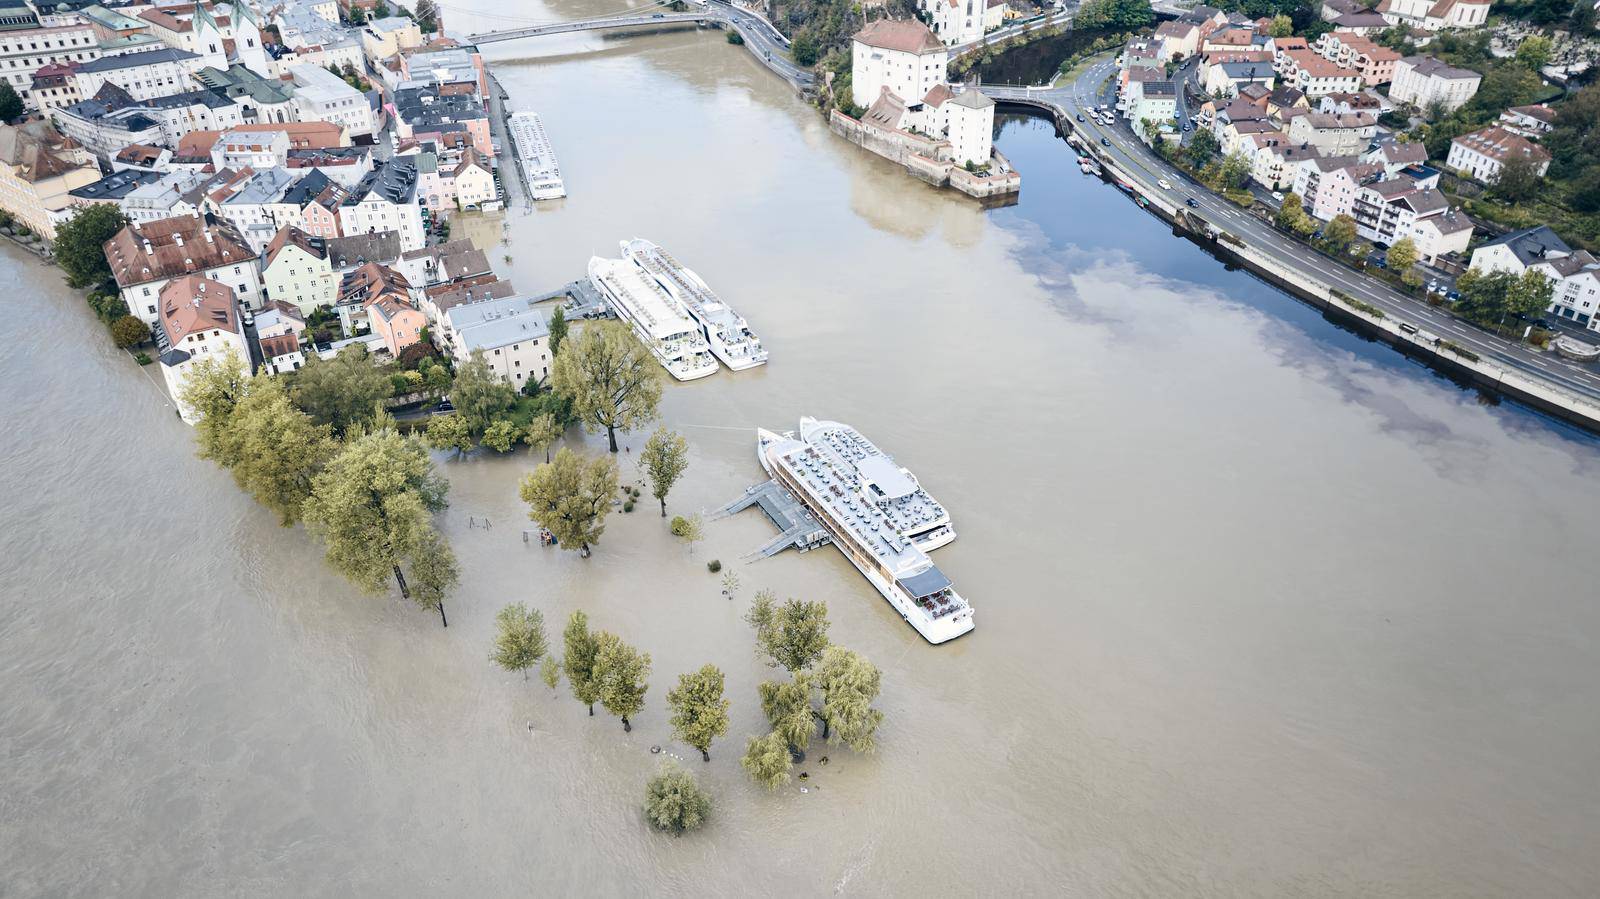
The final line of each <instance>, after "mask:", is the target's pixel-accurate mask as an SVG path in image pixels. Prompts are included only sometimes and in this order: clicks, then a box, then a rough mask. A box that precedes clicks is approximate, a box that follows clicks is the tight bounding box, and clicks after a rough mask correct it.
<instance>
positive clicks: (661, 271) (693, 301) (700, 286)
mask: <svg viewBox="0 0 1600 899" xmlns="http://www.w3.org/2000/svg"><path fill="white" fill-rule="evenodd" d="M622 258H624V259H626V260H628V261H629V262H632V263H633V264H634V265H636V266H638V267H639V270H640V271H642V272H643V273H644V274H645V275H646V276H647V277H649V278H650V279H652V280H654V281H655V282H656V283H657V284H659V285H660V286H661V289H663V290H665V291H666V292H667V293H668V294H670V295H671V296H672V298H673V299H675V300H677V301H678V303H679V304H680V305H681V306H683V309H684V311H685V312H687V313H689V317H690V318H693V319H694V320H695V322H696V323H698V324H699V325H700V332H701V333H702V334H704V335H705V338H706V341H707V343H709V344H710V346H711V352H712V353H713V354H715V355H716V357H717V358H718V359H721V360H722V363H723V364H724V365H726V366H728V368H730V369H732V370H733V371H743V370H744V369H747V368H755V367H756V366H758V365H765V364H766V362H767V350H766V347H763V346H762V345H761V339H760V338H758V337H756V335H755V334H754V333H752V332H751V330H750V326H749V325H748V324H747V323H746V322H745V320H744V318H743V317H742V316H740V315H739V313H737V312H735V311H733V308H732V307H731V306H729V305H728V304H727V303H724V302H723V301H722V298H721V297H719V296H717V295H716V293H715V292H714V291H712V289H711V288H710V287H709V286H708V285H707V284H706V282H705V281H704V280H702V279H701V278H700V276H699V275H697V274H695V273H694V272H693V271H691V270H690V269H688V268H687V267H685V266H684V265H683V264H682V263H680V262H679V261H678V260H676V259H674V258H672V255H671V254H670V253H668V252H667V251H666V250H663V249H661V248H660V247H659V246H656V245H655V244H654V243H651V242H650V241H648V240H643V239H640V238H635V239H634V240H624V241H622Z"/></svg>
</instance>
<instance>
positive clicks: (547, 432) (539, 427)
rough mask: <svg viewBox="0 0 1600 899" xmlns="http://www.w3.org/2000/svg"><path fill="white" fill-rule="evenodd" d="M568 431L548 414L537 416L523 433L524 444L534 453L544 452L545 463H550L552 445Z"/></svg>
mask: <svg viewBox="0 0 1600 899" xmlns="http://www.w3.org/2000/svg"><path fill="white" fill-rule="evenodd" d="M565 430H566V429H565V428H563V427H562V426H561V423H560V422H558V421H556V417H555V416H554V415H551V414H550V413H548V412H544V413H540V414H539V415H535V416H534V417H533V420H532V421H530V422H528V428H527V430H525V431H523V433H522V442H523V443H526V444H527V445H528V448H529V449H530V450H532V451H534V452H538V451H539V450H544V461H546V462H549V461H550V444H552V443H555V442H556V441H557V440H559V439H561V434H562V432H563V431H565Z"/></svg>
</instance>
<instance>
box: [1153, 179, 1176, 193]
mask: <svg viewBox="0 0 1600 899" xmlns="http://www.w3.org/2000/svg"><path fill="white" fill-rule="evenodd" d="M1156 184H1158V185H1160V186H1161V189H1162V190H1171V189H1172V182H1170V181H1168V180H1167V179H1165V178H1158V179H1156Z"/></svg>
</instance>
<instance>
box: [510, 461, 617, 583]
mask: <svg viewBox="0 0 1600 899" xmlns="http://www.w3.org/2000/svg"><path fill="white" fill-rule="evenodd" d="M616 492H617V463H616V462H615V461H614V460H612V459H611V458H609V457H601V458H597V459H591V460H590V461H589V462H588V463H587V464H585V463H584V461H583V459H582V457H580V456H579V455H578V454H577V453H574V452H573V451H571V450H569V449H567V448H565V447H562V449H561V451H560V452H558V453H556V458H555V461H553V462H547V463H545V464H544V465H540V466H539V467H538V468H535V469H534V470H533V471H531V472H529V473H528V474H527V475H525V476H523V478H522V487H521V494H522V500H523V502H525V503H527V504H528V517H529V518H531V519H533V520H534V521H535V522H537V523H538V524H539V525H540V526H541V527H543V528H544V529H545V530H547V531H549V532H550V533H551V534H552V535H554V537H555V538H556V545H557V546H562V547H565V548H567V549H576V550H578V551H579V552H580V553H581V554H582V555H584V556H586V557H587V556H588V555H589V551H590V550H589V546H590V544H593V543H597V542H599V540H600V535H601V534H604V533H605V530H606V528H605V520H606V515H607V514H608V513H609V512H610V511H611V498H612V497H613V496H614V495H616Z"/></svg>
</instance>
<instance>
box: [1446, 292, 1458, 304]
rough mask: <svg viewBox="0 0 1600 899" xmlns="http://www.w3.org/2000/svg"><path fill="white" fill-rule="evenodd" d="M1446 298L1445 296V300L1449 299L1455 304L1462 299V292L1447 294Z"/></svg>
mask: <svg viewBox="0 0 1600 899" xmlns="http://www.w3.org/2000/svg"><path fill="white" fill-rule="evenodd" d="M1444 296H1445V299H1447V300H1449V301H1450V302H1452V303H1454V302H1455V301H1456V300H1459V299H1461V291H1459V290H1452V291H1450V292H1449V293H1447V294H1445V295H1444Z"/></svg>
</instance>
